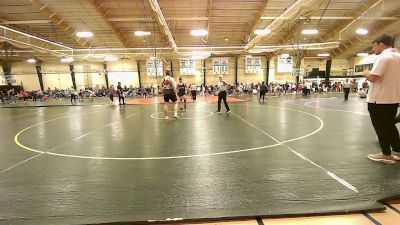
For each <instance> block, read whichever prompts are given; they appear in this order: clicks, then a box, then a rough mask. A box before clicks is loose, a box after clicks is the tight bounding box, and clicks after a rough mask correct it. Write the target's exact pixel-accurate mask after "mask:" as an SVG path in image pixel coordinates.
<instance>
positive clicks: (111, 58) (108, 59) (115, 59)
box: [104, 55, 118, 62]
mask: <svg viewBox="0 0 400 225" xmlns="http://www.w3.org/2000/svg"><path fill="white" fill-rule="evenodd" d="M117 60H118V58H117V57H115V56H113V55H106V57H104V61H107V62H112V61H117Z"/></svg>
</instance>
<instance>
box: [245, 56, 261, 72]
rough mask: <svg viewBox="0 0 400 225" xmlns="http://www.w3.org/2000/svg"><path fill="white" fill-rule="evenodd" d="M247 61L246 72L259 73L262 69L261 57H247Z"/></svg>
mask: <svg viewBox="0 0 400 225" xmlns="http://www.w3.org/2000/svg"><path fill="white" fill-rule="evenodd" d="M245 62H246V63H245V64H246V65H245V67H246V73H258V72H260V71H261V57H247V58H246V61H245Z"/></svg>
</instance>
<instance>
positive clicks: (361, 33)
mask: <svg viewBox="0 0 400 225" xmlns="http://www.w3.org/2000/svg"><path fill="white" fill-rule="evenodd" d="M356 33H357V34H359V35H366V34H368V30H367V29H364V28H358V29H357V30H356Z"/></svg>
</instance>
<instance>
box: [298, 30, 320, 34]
mask: <svg viewBox="0 0 400 225" xmlns="http://www.w3.org/2000/svg"><path fill="white" fill-rule="evenodd" d="M301 33H302V34H307V35H309V34H318V30H317V29H304V30H302V31H301Z"/></svg>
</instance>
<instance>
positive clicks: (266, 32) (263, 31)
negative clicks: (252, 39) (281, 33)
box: [254, 28, 271, 35]
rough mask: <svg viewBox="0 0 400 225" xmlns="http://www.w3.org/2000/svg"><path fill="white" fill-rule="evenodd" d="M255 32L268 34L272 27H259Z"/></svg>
mask: <svg viewBox="0 0 400 225" xmlns="http://www.w3.org/2000/svg"><path fill="white" fill-rule="evenodd" d="M254 33H255V34H257V35H258V34H260V35H266V34H270V33H271V29H268V28H267V29H257V30H255V31H254Z"/></svg>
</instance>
